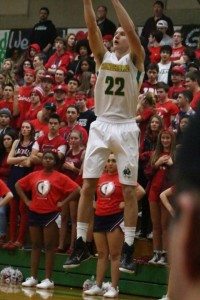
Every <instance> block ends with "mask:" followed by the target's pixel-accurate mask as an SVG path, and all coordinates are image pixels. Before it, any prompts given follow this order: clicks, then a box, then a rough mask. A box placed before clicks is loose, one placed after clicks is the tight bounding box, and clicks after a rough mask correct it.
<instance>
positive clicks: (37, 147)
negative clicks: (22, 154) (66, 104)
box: [30, 113, 67, 170]
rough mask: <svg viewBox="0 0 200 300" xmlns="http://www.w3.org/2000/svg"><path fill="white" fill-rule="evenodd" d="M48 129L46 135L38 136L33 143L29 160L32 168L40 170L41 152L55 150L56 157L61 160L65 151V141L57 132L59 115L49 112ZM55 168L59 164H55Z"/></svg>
mask: <svg viewBox="0 0 200 300" xmlns="http://www.w3.org/2000/svg"><path fill="white" fill-rule="evenodd" d="M48 127H49V131H48V134H47V135H43V136H40V137H39V138H38V139H37V140H36V141H35V143H34V144H33V148H32V152H31V157H30V160H31V162H32V163H33V164H34V165H35V167H34V170H40V169H41V166H42V158H43V154H44V152H45V151H47V150H53V149H54V150H56V151H57V154H58V157H59V159H60V160H62V159H63V158H64V156H65V152H66V148H67V147H66V141H65V139H64V138H63V137H62V136H61V135H60V134H59V127H60V116H59V115H57V114H56V113H55V114H51V115H50V116H49V121H48ZM56 167H57V169H59V167H60V165H59V164H57V166H56Z"/></svg>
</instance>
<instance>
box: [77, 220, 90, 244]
mask: <svg viewBox="0 0 200 300" xmlns="http://www.w3.org/2000/svg"><path fill="white" fill-rule="evenodd" d="M88 227H89V224H88V223H81V222H77V239H78V238H80V237H82V239H83V241H84V242H86V237H87V231H88Z"/></svg>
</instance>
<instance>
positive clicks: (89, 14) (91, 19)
mask: <svg viewBox="0 0 200 300" xmlns="http://www.w3.org/2000/svg"><path fill="white" fill-rule="evenodd" d="M83 3H84V17H85V22H86V25H87V28H88V37H89V43H90V47H91V50H92V53H93V55H94V58H95V60H96V63H97V67H98V65H99V64H101V61H102V59H103V56H104V54H105V52H106V48H105V47H104V44H103V40H102V36H101V32H100V30H99V27H98V26H97V23H96V16H95V12H94V9H93V6H92V1H91V0H83Z"/></svg>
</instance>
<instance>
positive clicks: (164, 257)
mask: <svg viewBox="0 0 200 300" xmlns="http://www.w3.org/2000/svg"><path fill="white" fill-rule="evenodd" d="M167 263H168V261H167V252H166V251H163V252H162V254H161V257H160V259H159V261H158V262H157V264H158V265H161V266H166V265H167Z"/></svg>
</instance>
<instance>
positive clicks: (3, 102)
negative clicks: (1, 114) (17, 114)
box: [0, 99, 13, 114]
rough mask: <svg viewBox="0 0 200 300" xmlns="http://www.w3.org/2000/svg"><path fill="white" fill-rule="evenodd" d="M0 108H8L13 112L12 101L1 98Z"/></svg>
mask: <svg viewBox="0 0 200 300" xmlns="http://www.w3.org/2000/svg"><path fill="white" fill-rule="evenodd" d="M2 108H8V109H9V110H10V111H11V113H12V114H13V101H12V102H7V101H6V100H4V99H2V100H1V101H0V109H2Z"/></svg>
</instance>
